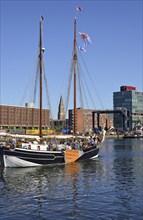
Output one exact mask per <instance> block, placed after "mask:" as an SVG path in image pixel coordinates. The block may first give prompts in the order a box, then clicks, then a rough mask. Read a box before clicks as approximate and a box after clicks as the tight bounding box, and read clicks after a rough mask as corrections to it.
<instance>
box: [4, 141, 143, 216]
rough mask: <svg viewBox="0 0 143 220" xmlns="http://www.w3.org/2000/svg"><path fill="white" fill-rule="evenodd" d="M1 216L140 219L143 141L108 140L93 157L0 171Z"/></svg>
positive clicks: (142, 199) (142, 182)
mask: <svg viewBox="0 0 143 220" xmlns="http://www.w3.org/2000/svg"><path fill="white" fill-rule="evenodd" d="M0 219H2V220H5V219H6V220H7V219H13V220H19V219H20V220H21V219H26V220H33V219H38V220H41V219H42V220H43V219H51V220H54V219H55V220H56V219H61V220H67V219H81V220H84V219H86V220H87V219H94V220H96V219H97V220H98V219H99V220H100V219H101V220H102V219H103V220H104V219H105V220H108V219H112V220H113V219H114V220H116V219H117V220H122V219H124V220H140V219H143V139H136V140H135V139H132V140H131V139H114V140H113V139H108V140H106V141H105V142H104V144H103V146H102V148H101V149H100V156H99V157H98V158H96V159H95V160H88V161H84V162H80V163H73V164H67V165H60V166H48V167H44V168H40V167H39V168H16V169H15V168H5V169H0Z"/></svg>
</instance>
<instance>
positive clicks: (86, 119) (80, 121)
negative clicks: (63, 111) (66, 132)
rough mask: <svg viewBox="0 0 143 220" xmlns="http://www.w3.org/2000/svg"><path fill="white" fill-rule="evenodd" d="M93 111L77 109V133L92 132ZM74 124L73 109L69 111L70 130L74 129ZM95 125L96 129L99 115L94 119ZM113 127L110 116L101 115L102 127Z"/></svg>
mask: <svg viewBox="0 0 143 220" xmlns="http://www.w3.org/2000/svg"><path fill="white" fill-rule="evenodd" d="M93 111H94V110H93V109H90V110H89V109H81V108H77V109H76V131H77V132H81V133H83V132H90V131H92V129H93V124H92V112H93ZM73 123H74V115H73V109H70V110H69V128H70V129H73ZM94 124H95V127H97V114H95V118H94ZM111 125H113V121H112V119H111V118H110V117H109V116H108V114H101V115H100V126H101V127H105V126H107V127H110V126H111Z"/></svg>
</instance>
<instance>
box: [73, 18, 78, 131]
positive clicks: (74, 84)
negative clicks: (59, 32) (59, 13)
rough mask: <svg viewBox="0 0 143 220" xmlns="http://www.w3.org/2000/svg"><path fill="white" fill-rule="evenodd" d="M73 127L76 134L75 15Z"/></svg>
mask: <svg viewBox="0 0 143 220" xmlns="http://www.w3.org/2000/svg"><path fill="white" fill-rule="evenodd" d="M73 61H74V129H73V134H74V135H76V68H77V52H76V17H75V19H74V56H73Z"/></svg>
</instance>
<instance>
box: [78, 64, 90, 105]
mask: <svg viewBox="0 0 143 220" xmlns="http://www.w3.org/2000/svg"><path fill="white" fill-rule="evenodd" d="M79 69H81V67H80V63H79V62H78V70H79ZM79 72H80V73H82V74H80V75H81V76H82V75H83V71H82V69H81V70H80V71H79ZM80 80H81V87H82V91H83V96H84V97H85V98H84V99H85V102H86V104H87V108H88V109H89V105H88V101H87V95H86V92H85V88H84V83H83V78H82V77H80Z"/></svg>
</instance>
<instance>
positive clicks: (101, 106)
mask: <svg viewBox="0 0 143 220" xmlns="http://www.w3.org/2000/svg"><path fill="white" fill-rule="evenodd" d="M80 55H81V58H82V61H83V63H84V66H85V69H86V71H87V73H88V75H89V79H90V80H91V83H92V86H93V88H94V89H95V92H96V95H97V98H98V101H99V103H100V105H101V107H102V109H104V106H103V103H102V102H101V99H100V97H99V94H98V92H97V89H96V87H95V85H94V84H93V82H94V80H93V79H92V77H91V74H90V73H89V71H88V69H87V66H86V64H85V61H84V58H83V56H82V54H81V53H80Z"/></svg>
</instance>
